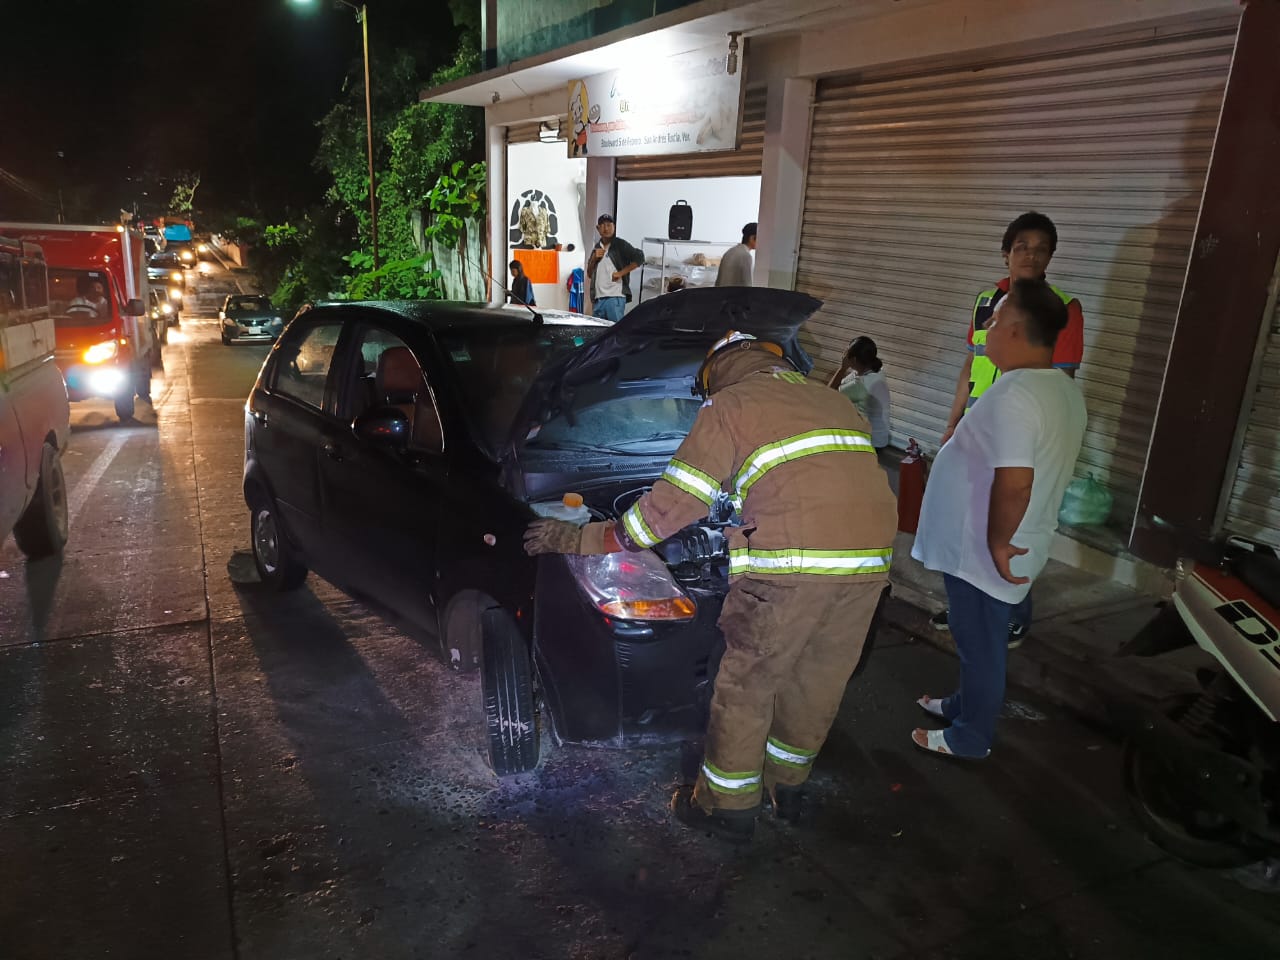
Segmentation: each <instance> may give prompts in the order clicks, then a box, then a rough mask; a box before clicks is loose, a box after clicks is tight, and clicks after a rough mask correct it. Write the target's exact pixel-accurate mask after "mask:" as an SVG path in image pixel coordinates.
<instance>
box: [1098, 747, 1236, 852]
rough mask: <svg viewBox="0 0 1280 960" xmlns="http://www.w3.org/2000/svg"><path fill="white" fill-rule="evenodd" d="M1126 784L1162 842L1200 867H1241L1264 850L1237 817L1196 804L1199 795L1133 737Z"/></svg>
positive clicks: (1140, 815)
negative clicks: (1255, 845) (1184, 786)
mask: <svg viewBox="0 0 1280 960" xmlns="http://www.w3.org/2000/svg"><path fill="white" fill-rule="evenodd" d="M1124 785H1125V790H1126V791H1127V793H1128V796H1129V807H1130V809H1131V810H1132V811H1133V815H1134V816H1135V817H1136V818H1137V820H1138V822H1139V823H1140V824H1142V828H1143V830H1144V831H1145V832H1146V834H1147V837H1148V838H1149V839H1150V840H1151V842H1152V843H1154V844H1155V845H1156V846H1158V847H1160V848H1161V849H1162V850H1165V851H1167V852H1168V853H1170V854H1172V855H1173V856H1175V857H1177V858H1178V859H1179V860H1185V861H1186V862H1187V863H1191V864H1195V865H1196V866H1200V867H1211V868H1215V869H1221V868H1226V867H1239V866H1243V865H1244V864H1246V863H1252V862H1253V861H1255V860H1257V859H1258V858H1259V856H1261V853H1260V852H1259V851H1258V850H1257V849H1256V848H1253V847H1252V846H1251V845H1250V844H1249V836H1248V834H1247V833H1246V832H1245V831H1244V830H1243V829H1242V828H1241V827H1240V826H1239V825H1238V824H1236V823H1235V822H1234V821H1232V820H1231V819H1229V818H1227V817H1225V816H1223V815H1221V814H1218V813H1215V812H1214V811H1210V810H1198V809H1196V802H1197V801H1196V798H1195V795H1194V794H1193V793H1191V791H1189V790H1185V789H1182V788H1181V787H1180V784H1178V783H1177V782H1176V780H1175V778H1173V777H1170V776H1168V775H1167V774H1166V773H1165V771H1164V770H1163V769H1162V768H1161V765H1160V763H1159V761H1158V760H1157V759H1156V758H1155V757H1154V756H1152V755H1151V754H1150V753H1149V752H1148V751H1147V750H1146V749H1145V748H1144V747H1143V746H1142V745H1141V744H1140V743H1138V742H1137V741H1135V740H1133V739H1132V738H1131V739H1130V740H1128V741H1127V742H1126V743H1125V746H1124Z"/></svg>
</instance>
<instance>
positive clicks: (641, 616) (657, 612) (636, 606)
mask: <svg viewBox="0 0 1280 960" xmlns="http://www.w3.org/2000/svg"><path fill="white" fill-rule="evenodd" d="M600 612H601V613H603V614H605V615H606V616H610V617H617V618H618V619H619V620H692V619H693V618H694V616H695V615H696V614H697V612H698V608H697V607H696V606H694V604H693V601H692V600H690V599H689V598H688V597H672V598H670V599H667V600H610V601H608V602H607V603H602V604H600Z"/></svg>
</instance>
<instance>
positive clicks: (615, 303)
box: [591, 297, 627, 323]
mask: <svg viewBox="0 0 1280 960" xmlns="http://www.w3.org/2000/svg"><path fill="white" fill-rule="evenodd" d="M626 307H627V298H626V297H601V298H600V299H599V300H593V301H591V315H592V316H593V317H597V318H599V319H601V320H608V321H609V322H610V323H617V322H618V321H619V320H621V319H622V311H623V310H625V309H626Z"/></svg>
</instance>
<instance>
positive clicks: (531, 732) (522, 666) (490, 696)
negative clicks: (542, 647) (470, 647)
mask: <svg viewBox="0 0 1280 960" xmlns="http://www.w3.org/2000/svg"><path fill="white" fill-rule="evenodd" d="M481 623H482V631H483V643H484V651H483V654H482V656H481V660H480V672H481V688H482V690H483V692H484V714H485V725H486V732H487V734H488V741H489V763H490V765H491V766H492V767H493V772H494V773H496V774H497V775H498V776H500V777H505V776H510V775H511V774H515V773H524V772H526V771H528V770H532V769H533V768H534V767H536V766H537V765H538V723H537V717H536V716H535V714H534V696H533V667H532V665H531V664H530V662H529V646H528V644H526V643H525V641H524V637H523V636H521V634H520V629H519V627H517V626H516V624H515V622H514V621H513V620H512V619H511V616H510V615H509V614H508V613H507V612H506V611H505V610H503V609H502V608H501V607H493V608H490V609H488V610H485V611H484V614H483V615H482V619H481Z"/></svg>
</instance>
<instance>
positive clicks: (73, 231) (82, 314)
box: [0, 223, 160, 420]
mask: <svg viewBox="0 0 1280 960" xmlns="http://www.w3.org/2000/svg"><path fill="white" fill-rule="evenodd" d="M0 236H5V237H13V238H15V239H21V240H26V241H29V242H31V243H35V244H38V245H39V246H40V247H41V248H42V249H43V250H44V254H45V260H46V262H47V263H48V270H49V313H50V315H51V316H52V317H53V323H54V328H55V330H56V335H57V350H56V354H55V355H56V357H57V363H58V368H59V369H60V370H61V371H62V375H63V377H64V378H65V380H66V383H67V395H68V396H69V397H70V399H71V400H73V401H76V400H84V399H87V398H89V397H105V398H108V399H110V400H112V401H114V404H115V409H116V415H117V416H118V417H119V418H120V419H121V420H129V419H131V418H132V417H133V411H134V398H135V397H141V398H142V399H143V400H145V401H147V402H148V403H149V402H150V401H151V369H152V362H153V360H155V359H157V357H156V355H157V354H158V353H159V351H160V344H159V343H158V342H157V340H156V338H155V335H154V331H153V325H152V323H151V321H150V319H149V318H148V317H147V307H146V304H147V300H148V292H149V291H148V283H147V265H146V257H145V248H144V243H143V236H142V233H141V232H139V231H137V230H135V229H133V228H130V227H125V226H123V225H117V226H75V225H70V224H62V223H0Z"/></svg>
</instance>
